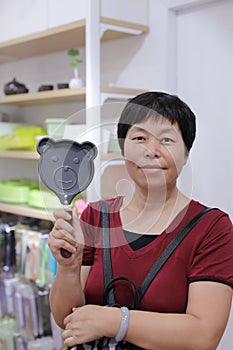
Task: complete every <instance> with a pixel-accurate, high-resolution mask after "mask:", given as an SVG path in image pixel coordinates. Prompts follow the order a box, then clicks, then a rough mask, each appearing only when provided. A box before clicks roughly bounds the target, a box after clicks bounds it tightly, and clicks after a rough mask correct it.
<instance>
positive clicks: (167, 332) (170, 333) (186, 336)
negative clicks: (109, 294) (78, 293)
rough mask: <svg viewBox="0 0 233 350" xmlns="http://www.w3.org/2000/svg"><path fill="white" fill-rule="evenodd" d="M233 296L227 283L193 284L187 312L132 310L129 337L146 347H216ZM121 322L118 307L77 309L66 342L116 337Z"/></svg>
mask: <svg viewBox="0 0 233 350" xmlns="http://www.w3.org/2000/svg"><path fill="white" fill-rule="evenodd" d="M155 297H156V296H155ZM231 299H232V289H231V287H229V286H227V285H225V284H221V283H217V282H204V281H203V282H194V283H191V284H190V287H189V297H188V305H187V311H186V314H161V313H155V312H145V311H134V310H131V311H130V320H129V327H128V331H127V333H126V336H125V340H126V341H128V342H131V343H133V344H135V345H137V346H140V347H141V348H143V349H153V350H157V349H158V350H197V349H198V350H215V349H216V347H217V344H218V343H219V341H220V339H221V336H222V334H223V332H224V329H225V327H226V323H227V320H228V316H229V312H230V306H231ZM120 322H121V312H120V310H119V309H118V308H106V307H101V306H96V305H86V306H84V307H80V308H77V309H76V310H75V311H74V312H73V313H72V314H71V315H69V316H68V317H67V318H66V319H65V326H66V328H65V331H64V332H63V337H64V343H65V345H66V346H72V345H74V344H80V343H85V342H88V341H90V340H93V339H98V338H99V337H102V336H107V337H112V338H113V337H115V336H116V334H117V332H118V329H119V327H120Z"/></svg>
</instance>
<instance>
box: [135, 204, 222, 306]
mask: <svg viewBox="0 0 233 350" xmlns="http://www.w3.org/2000/svg"><path fill="white" fill-rule="evenodd" d="M213 209H215V208H205V209H203V210H202V211H201V212H199V213H198V214H197V215H196V216H195V217H194V218H193V219H192V220H191V221H189V223H188V224H187V225H186V226H185V227H184V228H183V229H182V230H181V231H180V232H179V233H178V234H177V235H176V237H175V238H174V239H173V240H172V241H171V242H170V243H169V245H168V246H167V247H166V248H165V249H164V251H163V252H162V254H161V255H160V256H159V258H158V260H156V262H155V263H154V264H153V265H152V267H151V269H150V271H149V272H148V274H147V275H146V277H145V279H144V281H143V282H142V284H141V286H140V287H139V289H138V293H139V298H140V300H141V299H142V298H143V295H144V294H145V292H146V290H147V288H148V287H149V285H150V284H151V282H152V281H153V279H154V278H155V276H156V275H157V273H158V272H159V271H160V270H161V268H162V266H163V265H164V264H165V262H166V261H167V260H168V258H169V257H170V256H171V254H172V253H173V252H174V250H175V249H176V248H177V247H178V245H179V244H180V243H181V242H182V241H183V239H184V238H185V237H186V236H187V235H188V233H189V232H190V231H191V230H192V228H193V227H194V226H195V225H196V224H197V223H198V222H199V221H200V220H201V218H202V216H204V215H205V214H206V213H208V212H209V211H211V210H213Z"/></svg>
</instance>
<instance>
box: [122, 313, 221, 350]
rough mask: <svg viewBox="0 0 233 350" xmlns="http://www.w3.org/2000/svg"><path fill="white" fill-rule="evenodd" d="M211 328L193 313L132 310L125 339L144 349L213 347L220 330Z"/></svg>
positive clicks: (166, 349) (208, 349)
mask: <svg viewBox="0 0 233 350" xmlns="http://www.w3.org/2000/svg"><path fill="white" fill-rule="evenodd" d="M210 329H211V327H210ZM210 329H209V331H208V325H207V324H206V322H202V321H201V320H200V319H198V318H197V317H196V316H193V315H188V314H160V313H152V312H140V311H130V322H129V328H128V331H127V334H126V337H125V340H126V341H129V342H133V343H134V344H137V345H138V346H140V347H142V348H143V349H153V350H155V349H158V350H197V349H198V350H214V349H216V346H217V343H218V340H219V339H220V334H215V335H214V336H213V332H211V331H210Z"/></svg>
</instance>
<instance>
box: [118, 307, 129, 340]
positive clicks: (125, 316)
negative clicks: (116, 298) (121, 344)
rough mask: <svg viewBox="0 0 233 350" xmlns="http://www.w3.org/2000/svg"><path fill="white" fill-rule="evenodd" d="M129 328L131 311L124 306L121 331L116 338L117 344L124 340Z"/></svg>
mask: <svg viewBox="0 0 233 350" xmlns="http://www.w3.org/2000/svg"><path fill="white" fill-rule="evenodd" d="M128 326H129V309H128V308H127V307H126V306H122V307H121V324H120V328H119V331H118V333H117V335H116V336H115V340H116V341H117V342H118V341H121V340H122V339H124V337H125V335H126V332H127V329H128Z"/></svg>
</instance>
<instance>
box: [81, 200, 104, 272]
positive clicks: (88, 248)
mask: <svg viewBox="0 0 233 350" xmlns="http://www.w3.org/2000/svg"><path fill="white" fill-rule="evenodd" d="M80 224H81V228H82V231H83V236H84V242H85V245H84V250H83V260H82V265H84V266H91V265H93V263H94V256H95V250H96V248H95V245H96V237H98V232H99V226H100V214H99V208H98V207H95V203H94V204H91V205H90V204H89V205H88V206H87V207H86V208H85V209H84V211H83V212H82V215H81V217H80Z"/></svg>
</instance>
